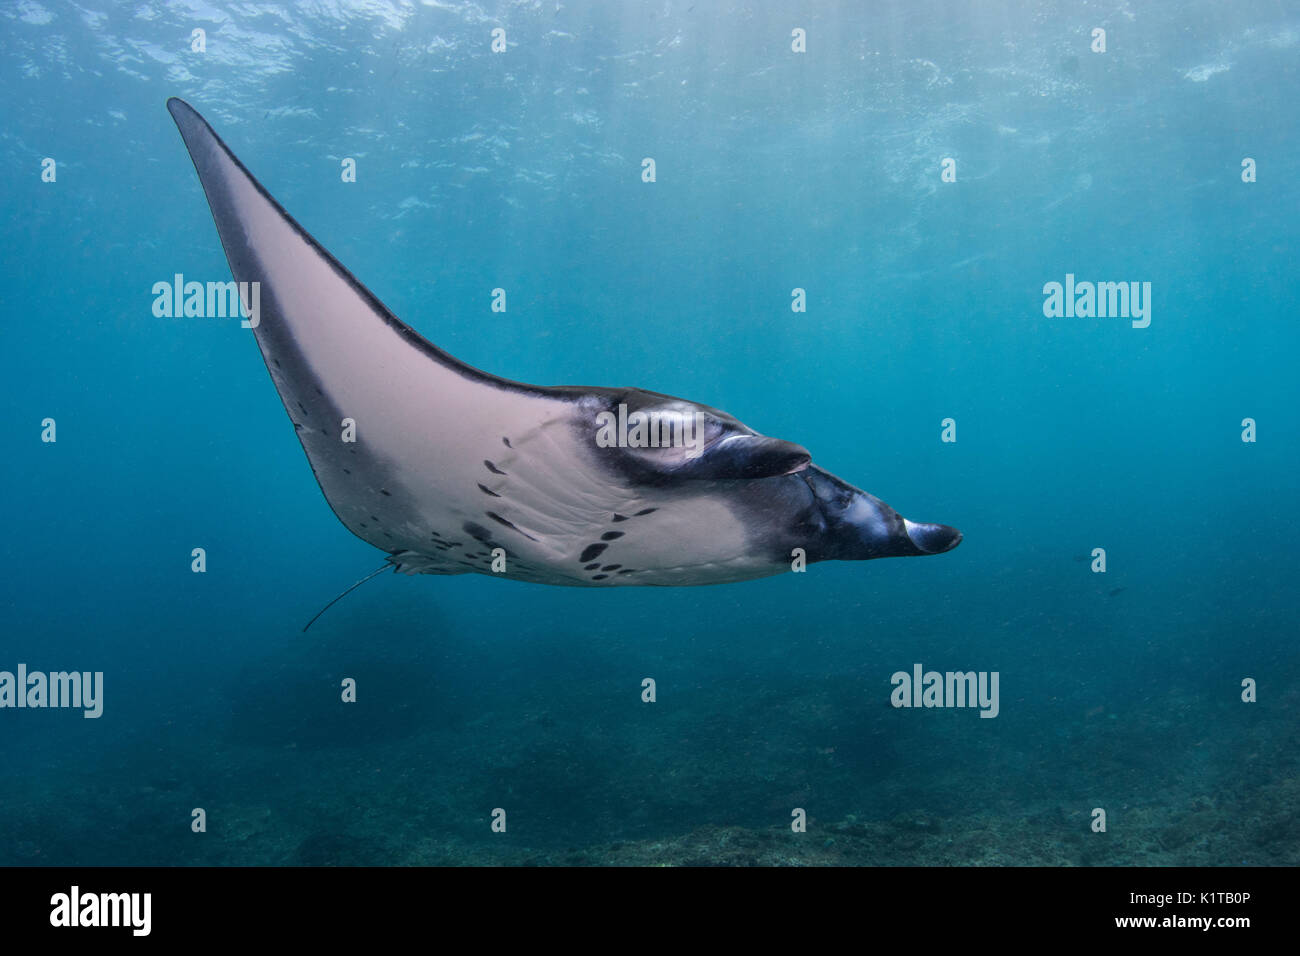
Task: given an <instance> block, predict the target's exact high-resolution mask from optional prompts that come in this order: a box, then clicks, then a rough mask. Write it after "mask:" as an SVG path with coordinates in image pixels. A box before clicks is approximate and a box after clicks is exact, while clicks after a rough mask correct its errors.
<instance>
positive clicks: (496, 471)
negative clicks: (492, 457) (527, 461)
mask: <svg viewBox="0 0 1300 956" xmlns="http://www.w3.org/2000/svg"><path fill="white" fill-rule="evenodd" d="M483 464H485V465H487V470H488V471H490V472H492V474H494V475H504V474H505V472H504V471H502V470H501V469H500V468H498V467H497V466H496V465H494V464H492V462H490V461H488V460H487V459H486V458H484V459H483Z"/></svg>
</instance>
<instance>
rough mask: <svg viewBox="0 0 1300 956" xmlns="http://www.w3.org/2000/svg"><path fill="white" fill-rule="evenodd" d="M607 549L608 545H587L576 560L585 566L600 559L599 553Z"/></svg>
mask: <svg viewBox="0 0 1300 956" xmlns="http://www.w3.org/2000/svg"><path fill="white" fill-rule="evenodd" d="M608 547H609V545H607V544H589V545H587V547H586V549H585V550H584V551H583V552H582V554H580V555H578V560H579V561H581V562H582V563H583V564H586V563H587V562H588V561H592V560H595V559H596V558H598V557H600V553H601V552H602V551H604V550H605V549H606V548H608Z"/></svg>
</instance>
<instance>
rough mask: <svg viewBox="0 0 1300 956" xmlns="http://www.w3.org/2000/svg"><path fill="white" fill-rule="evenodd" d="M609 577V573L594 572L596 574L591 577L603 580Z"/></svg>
mask: <svg viewBox="0 0 1300 956" xmlns="http://www.w3.org/2000/svg"><path fill="white" fill-rule="evenodd" d="M607 577H609V575H608V574H594V575H592V577H591V579H592V580H593V581H603V580H605V579H606V578H607Z"/></svg>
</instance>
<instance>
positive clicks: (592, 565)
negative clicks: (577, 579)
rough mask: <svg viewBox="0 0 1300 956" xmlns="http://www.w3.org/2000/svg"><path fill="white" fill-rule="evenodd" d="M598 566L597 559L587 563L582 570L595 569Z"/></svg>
mask: <svg viewBox="0 0 1300 956" xmlns="http://www.w3.org/2000/svg"><path fill="white" fill-rule="evenodd" d="M598 567H600V562H599V561H593V562H591V564H589V565H587V566H586V567H584V568H583V569H582V570H584V571H595V570H596V569H597V568H598Z"/></svg>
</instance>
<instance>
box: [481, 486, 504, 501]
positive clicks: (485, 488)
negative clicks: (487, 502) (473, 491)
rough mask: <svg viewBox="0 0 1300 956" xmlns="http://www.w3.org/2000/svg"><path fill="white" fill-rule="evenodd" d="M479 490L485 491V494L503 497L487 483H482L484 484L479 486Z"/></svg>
mask: <svg viewBox="0 0 1300 956" xmlns="http://www.w3.org/2000/svg"><path fill="white" fill-rule="evenodd" d="M478 490H479V491H481V492H483V494H485V495H491V496H492V497H493V498H500V497H501V496H500V495H499V494H497V493H496V492H495V491H493V490H492V489H491V488H488V487H487V486H486V485H482V484H480V485H479V486H478Z"/></svg>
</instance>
